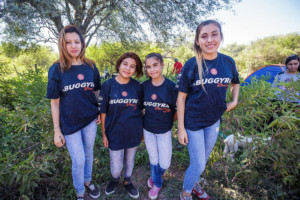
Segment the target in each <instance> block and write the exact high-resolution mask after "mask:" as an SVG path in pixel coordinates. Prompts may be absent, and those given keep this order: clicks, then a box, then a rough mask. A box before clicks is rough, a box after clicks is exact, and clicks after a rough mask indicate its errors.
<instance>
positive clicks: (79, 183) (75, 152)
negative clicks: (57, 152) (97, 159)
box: [64, 120, 97, 196]
mask: <svg viewBox="0 0 300 200" xmlns="http://www.w3.org/2000/svg"><path fill="white" fill-rule="evenodd" d="M96 132H97V124H96V120H94V121H92V122H91V123H90V124H89V125H87V126H86V127H84V128H83V129H81V130H79V131H77V132H75V133H73V134H71V135H65V136H64V137H65V140H66V146H67V149H68V151H69V154H70V156H71V159H72V178H73V185H74V187H75V190H76V193H77V196H83V195H84V191H85V189H84V183H89V182H90V181H91V179H92V170H93V147H94V143H95V137H96Z"/></svg>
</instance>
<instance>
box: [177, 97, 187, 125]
mask: <svg viewBox="0 0 300 200" xmlns="http://www.w3.org/2000/svg"><path fill="white" fill-rule="evenodd" d="M186 96H187V94H185V93H183V92H179V93H178V98H177V120H178V129H181V130H182V129H185V127H184V112H185V102H186Z"/></svg>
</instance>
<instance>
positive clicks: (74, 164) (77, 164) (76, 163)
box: [72, 156, 85, 169]
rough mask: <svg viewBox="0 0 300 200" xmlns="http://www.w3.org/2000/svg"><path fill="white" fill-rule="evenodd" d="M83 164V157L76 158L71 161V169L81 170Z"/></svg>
mask: <svg viewBox="0 0 300 200" xmlns="http://www.w3.org/2000/svg"><path fill="white" fill-rule="evenodd" d="M84 164H85V158H84V156H83V157H76V158H73V160H72V167H75V168H76V169H83V168H84Z"/></svg>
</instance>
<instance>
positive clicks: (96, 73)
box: [94, 65, 101, 91]
mask: <svg viewBox="0 0 300 200" xmlns="http://www.w3.org/2000/svg"><path fill="white" fill-rule="evenodd" d="M94 85H95V87H94V91H97V90H100V89H101V77H100V74H99V71H98V68H97V67H96V65H94Z"/></svg>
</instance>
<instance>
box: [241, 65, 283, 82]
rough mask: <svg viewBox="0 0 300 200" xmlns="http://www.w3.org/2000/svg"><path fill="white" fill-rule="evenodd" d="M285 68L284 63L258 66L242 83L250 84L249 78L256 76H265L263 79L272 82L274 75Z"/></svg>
mask: <svg viewBox="0 0 300 200" xmlns="http://www.w3.org/2000/svg"><path fill="white" fill-rule="evenodd" d="M284 70H285V66H284V65H267V66H264V67H262V68H259V69H258V70H256V71H255V72H253V73H252V74H250V75H249V76H248V77H247V78H246V79H245V83H243V84H242V86H243V85H247V84H251V80H252V79H253V78H254V77H256V79H257V80H259V79H261V78H262V77H267V79H266V80H265V81H267V82H269V83H273V81H274V79H275V76H276V75H277V74H278V73H279V72H282V71H284Z"/></svg>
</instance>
